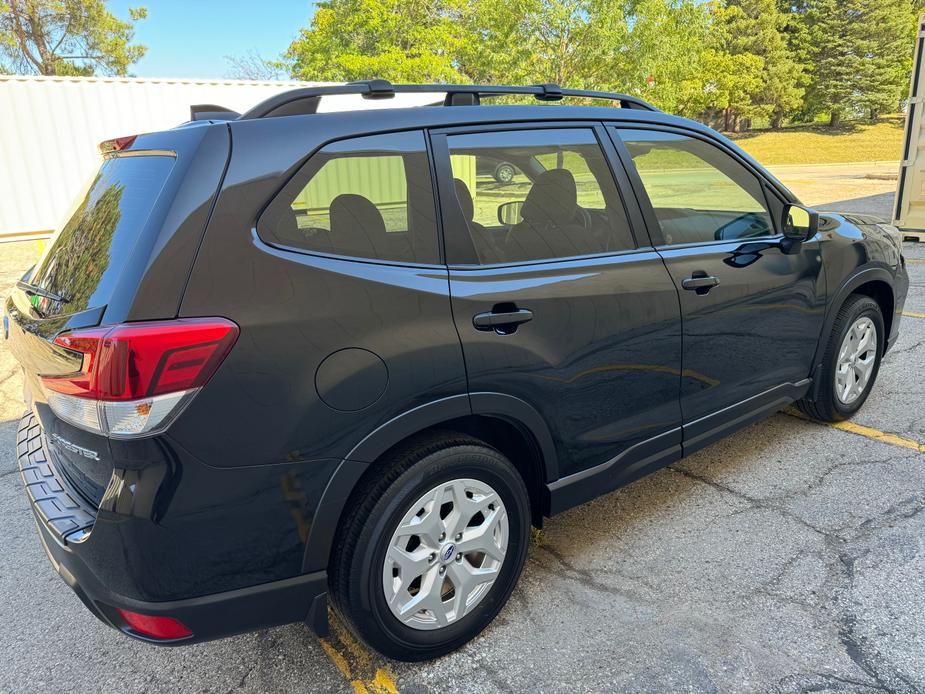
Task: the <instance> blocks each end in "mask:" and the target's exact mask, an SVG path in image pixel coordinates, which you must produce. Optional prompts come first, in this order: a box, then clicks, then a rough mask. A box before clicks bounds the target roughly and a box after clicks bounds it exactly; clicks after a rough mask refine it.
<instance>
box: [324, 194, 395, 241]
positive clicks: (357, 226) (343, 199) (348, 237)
mask: <svg viewBox="0 0 925 694" xmlns="http://www.w3.org/2000/svg"><path fill="white" fill-rule="evenodd" d="M330 215H331V235H332V236H333V237H334V238H333V239H332V241H333V242H334V244H335V246H338V247H340V246H344V247H347V248H349V249H350V250H354V251H359V250H367V249H368V250H370V251H376V250H377V244H379V243H380V241H381V240H384V237H385V235H386V233H387V232H386V230H385V222H384V221H383V219H382V215H381V214H380V212H379V210H377V209H376V206H375V205H373V203H372V202H370V201H369V200H368V199H366V198H364V197H363V196H362V195H354V194H352V193H342V194H341V195H338V196H337V197H336V198H334V200H332V201H331V208H330Z"/></svg>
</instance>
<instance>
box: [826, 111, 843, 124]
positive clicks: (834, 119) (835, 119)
mask: <svg viewBox="0 0 925 694" xmlns="http://www.w3.org/2000/svg"><path fill="white" fill-rule="evenodd" d="M839 125H841V111H834V110H833V111H832V113H831V114H830V115H829V127H830V128H837V127H838V126H839Z"/></svg>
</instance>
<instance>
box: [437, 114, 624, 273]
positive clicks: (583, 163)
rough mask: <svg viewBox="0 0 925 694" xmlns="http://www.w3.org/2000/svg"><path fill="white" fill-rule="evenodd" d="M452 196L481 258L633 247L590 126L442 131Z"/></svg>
mask: <svg viewBox="0 0 925 694" xmlns="http://www.w3.org/2000/svg"><path fill="white" fill-rule="evenodd" d="M447 145H448V147H449V152H450V165H451V168H452V171H453V178H454V181H453V183H454V187H455V192H456V198H457V201H458V202H459V209H460V211H461V212H462V215H463V217H464V219H465V221H466V226H467V230H468V234H469V237H470V240H471V244H472V246H473V247H474V248H475V252H476V255H477V257H478V260H479V262H480V263H482V264H488V263H510V262H521V261H529V260H543V259H552V258H567V257H573V256H582V255H593V254H598V253H607V252H611V251H622V250H626V249H630V248H635V243H634V241H633V236H632V234H631V232H630V228H629V224H628V222H627V219H626V212H625V210H624V208H623V202H622V200H621V198H620V194H619V192H618V191H617V187H616V184H615V183H614V180H613V177H612V175H611V173H610V169H609V168H608V165H607V161H606V159H605V158H604V153H603V151H602V150H601V148H600V145H599V144H598V141H597V138H596V137H595V135H594V131H593V130H590V129H585V128H568V129H549V130H513V131H503V132H486V133H477V134H466V135H450V136H448V137H447Z"/></svg>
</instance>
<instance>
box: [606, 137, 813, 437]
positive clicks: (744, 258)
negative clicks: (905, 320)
mask: <svg viewBox="0 0 925 694" xmlns="http://www.w3.org/2000/svg"><path fill="white" fill-rule="evenodd" d="M610 132H611V134H612V135H613V136H614V144H615V145H616V146H617V148H618V150H619V151H620V153H621V157H622V158H623V160H624V162H625V163H626V165H627V170H628V173H629V176H630V178H631V180H632V181H633V183H634V186H635V188H636V190H637V193H638V197H639V202H640V205H641V207H642V210H643V214H644V216H645V217H646V220H647V222H648V225H649V231H650V235H651V236H652V237H653V241H654V242H655V244H656V248H657V251H658V253H659V254H660V255H661V257H662V258H664V260H665V264H666V266H667V267H668V270H669V272H670V273H671V276H672V278H673V279H674V282H675V285H676V286H677V288H678V290H679V291H678V293H679V295H680V297H681V313H682V318H683V323H684V356H683V373H684V377H683V378H682V380H681V408H682V412H683V418H684V452H685V454H689V453H691V452H693V451H694V450H696V449H698V448H701V447H703V446H705V445H707V444H709V443H710V442H712V441H714V440H716V439H717V438H720V437H721V436H722V435H723V434H724V433H726V432H727V431H728V430H730V429H733V428H737V427H738V426H741V424H742V423H743V422H744V421H747V420H748V419H749V418H757V417H760V416H762V415H764V414H767V413H768V412H771V411H773V410H775V409H777V408H779V407H781V406H782V405H783V404H786V403H787V402H789V401H790V400H792V399H793V398H796V397H799V396H800V395H802V392H803V391H804V390H805V389H806V388H807V387H808V380H807V379H808V376H809V374H810V371H811V367H812V358H813V353H814V351H815V349H816V343H817V341H818V339H819V335H820V331H821V328H822V322H823V315H824V312H825V292H824V287H823V282H822V280H823V277H822V261H821V257H820V253H819V247H818V241H817V240H810V241H808V242H805V243H802V244H793V242H792V241H790V240H788V239H785V238H784V237H783V236H782V235H780V234H779V229H780V217H781V215H782V213H783V205H784V201H783V200H782V199H781V198H780V197H779V196H778V194H777V193H776V192H775V191H774V190H773V189H772V187H771V186H770V184H768V183H767V182H766V181H763V179H762V178H761V177H760V176H759V175H758V173H757V172H756V171H754V170H753V169H752V168H751V167H750V166H748V165H747V164H746V162H745V161H743V160H739V159H738V158H737V156H736V155H734V153H733V152H732V151H731V149H726V148H724V147H722V146H721V145H720V144H719V143H718V142H713V141H711V140H708V139H707V138H705V137H698V136H696V135H695V134H693V133H687V132H684V131H675V130H668V129H629V128H622V127H621V128H613V129H611V131H610Z"/></svg>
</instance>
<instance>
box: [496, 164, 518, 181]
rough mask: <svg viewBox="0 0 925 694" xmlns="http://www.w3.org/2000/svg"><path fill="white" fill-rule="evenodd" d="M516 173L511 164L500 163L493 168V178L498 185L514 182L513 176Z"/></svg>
mask: <svg viewBox="0 0 925 694" xmlns="http://www.w3.org/2000/svg"><path fill="white" fill-rule="evenodd" d="M516 173H517V172H516V171H515V170H514V166H513V165H512V164H508V163H507V162H502V163H501V164H498V166H496V167H495V172H494V174H493V176H494V179H495V180H496V181H497V182H498V183H510V182H511V181H513V180H514V175H515V174H516Z"/></svg>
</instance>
